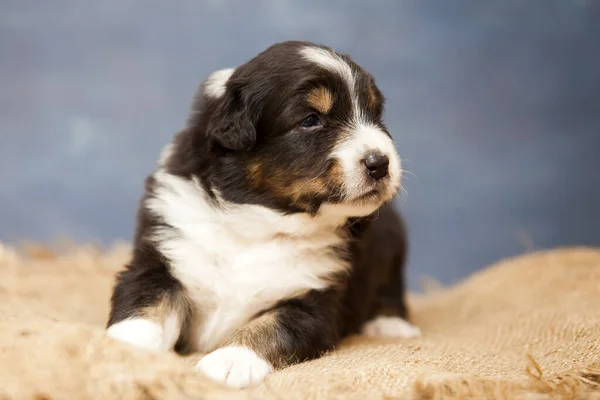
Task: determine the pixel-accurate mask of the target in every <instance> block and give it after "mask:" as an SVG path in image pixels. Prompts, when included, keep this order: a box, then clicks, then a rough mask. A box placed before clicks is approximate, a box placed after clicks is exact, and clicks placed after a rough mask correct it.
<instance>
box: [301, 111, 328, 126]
mask: <svg viewBox="0 0 600 400" xmlns="http://www.w3.org/2000/svg"><path fill="white" fill-rule="evenodd" d="M322 125H323V124H322V123H321V119H320V118H319V116H318V115H317V114H310V115H309V116H308V117H306V118H304V119H303V120H302V122H301V123H300V126H301V127H302V128H304V129H314V128H318V127H320V126H322Z"/></svg>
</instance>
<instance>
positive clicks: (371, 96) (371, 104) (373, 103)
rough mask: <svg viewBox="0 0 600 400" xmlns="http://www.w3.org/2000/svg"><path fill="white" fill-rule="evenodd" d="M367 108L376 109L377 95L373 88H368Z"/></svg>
mask: <svg viewBox="0 0 600 400" xmlns="http://www.w3.org/2000/svg"><path fill="white" fill-rule="evenodd" d="M369 107H371V108H373V109H375V108H377V94H376V93H375V89H374V88H373V86H370V87H369Z"/></svg>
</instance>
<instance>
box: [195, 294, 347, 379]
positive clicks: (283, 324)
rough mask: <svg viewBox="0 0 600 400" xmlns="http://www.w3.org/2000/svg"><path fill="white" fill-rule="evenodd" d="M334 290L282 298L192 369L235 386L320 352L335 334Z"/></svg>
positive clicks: (329, 345) (329, 346)
mask: <svg viewBox="0 0 600 400" xmlns="http://www.w3.org/2000/svg"><path fill="white" fill-rule="evenodd" d="M338 304H339V302H338V299H337V298H336V293H334V292H333V291H327V292H317V291H311V292H309V293H308V294H306V295H304V296H302V297H299V298H295V299H291V300H287V301H284V302H282V303H280V304H279V305H277V306H276V307H275V308H273V309H271V310H268V311H265V312H263V313H262V314H260V315H258V316H257V317H256V318H254V319H253V320H252V321H250V322H249V323H248V324H247V325H246V326H244V327H243V328H241V329H240V330H238V331H237V332H236V334H235V335H234V336H233V337H232V338H231V339H230V340H229V341H228V342H227V343H226V344H225V345H224V346H223V347H221V348H219V349H217V350H215V351H213V352H212V353H210V354H208V355H206V356H205V357H204V358H202V359H201V360H200V361H199V362H198V364H197V365H196V368H197V369H198V370H200V371H202V372H203V373H205V374H206V375H208V376H209V377H211V378H212V379H214V380H217V381H219V382H222V383H225V384H227V385H229V386H232V387H236V388H243V387H246V386H249V385H253V384H257V383H260V382H261V381H262V380H263V379H264V378H265V377H266V376H267V375H268V374H269V373H270V372H271V371H272V370H273V369H277V368H283V367H285V366H288V365H291V364H295V363H298V362H301V361H304V360H310V359H314V358H317V357H319V356H320V355H321V354H322V353H323V352H325V351H328V350H331V349H333V347H334V346H335V344H336V343H337V341H338V339H339V322H338V321H339V320H338V315H339V313H338V312H337V311H336V310H337V307H339V306H338Z"/></svg>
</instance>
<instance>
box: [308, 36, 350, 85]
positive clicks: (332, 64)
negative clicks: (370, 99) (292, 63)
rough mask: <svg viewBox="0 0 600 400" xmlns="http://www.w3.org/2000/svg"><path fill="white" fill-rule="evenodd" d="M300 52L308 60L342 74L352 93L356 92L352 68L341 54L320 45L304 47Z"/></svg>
mask: <svg viewBox="0 0 600 400" xmlns="http://www.w3.org/2000/svg"><path fill="white" fill-rule="evenodd" d="M300 54H301V55H302V56H303V57H304V58H305V59H306V60H308V61H311V62H314V63H315V64H319V65H320V66H322V67H323V68H325V69H327V70H329V71H331V72H334V73H336V74H338V75H340V76H341V77H342V78H343V79H344V80H345V81H346V82H347V83H348V87H349V88H350V93H353V92H354V85H355V79H354V74H353V73H352V68H350V65H348V63H347V62H346V61H344V59H343V58H342V57H340V56H339V55H337V54H335V53H333V52H331V51H329V50H326V49H322V48H320V47H310V46H307V47H304V48H302V49H301V50H300Z"/></svg>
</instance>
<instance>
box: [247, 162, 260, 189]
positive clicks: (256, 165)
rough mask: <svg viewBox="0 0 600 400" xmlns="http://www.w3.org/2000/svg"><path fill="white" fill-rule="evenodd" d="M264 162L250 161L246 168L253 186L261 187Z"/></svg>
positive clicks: (248, 178) (249, 181)
mask: <svg viewBox="0 0 600 400" xmlns="http://www.w3.org/2000/svg"><path fill="white" fill-rule="evenodd" d="M262 170H263V164H262V162H261V161H260V160H255V161H252V162H250V164H249V165H248V167H247V168H246V179H247V180H248V183H249V184H250V186H252V187H259V186H260V185H261V183H262V181H263V171H262Z"/></svg>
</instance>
